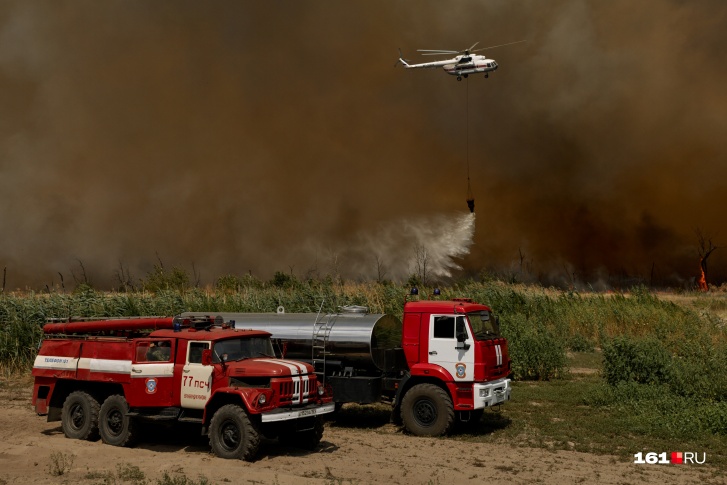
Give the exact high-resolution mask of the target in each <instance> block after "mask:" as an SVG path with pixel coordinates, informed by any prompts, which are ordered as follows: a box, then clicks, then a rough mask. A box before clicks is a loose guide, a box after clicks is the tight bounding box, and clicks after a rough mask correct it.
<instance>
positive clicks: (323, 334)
mask: <svg viewBox="0 0 727 485" xmlns="http://www.w3.org/2000/svg"><path fill="white" fill-rule="evenodd" d="M179 318H181V319H193V318H214V319H216V320H217V321H218V322H225V324H228V325H231V326H234V327H236V328H245V329H255V330H264V331H266V332H269V333H270V334H271V336H272V339H273V341H274V342H277V344H278V349H279V352H280V353H281V354H282V355H281V357H283V358H289V359H295V360H298V361H305V362H308V363H310V364H311V365H313V366H314V368H315V370H316V373H317V374H318V376H319V380H320V381H321V382H323V383H324V384H325V385H326V386H330V387H331V388H332V390H333V400H334V402H335V403H336V404H337V405H339V406H340V405H342V404H344V403H359V404H369V403H375V402H380V401H384V402H389V403H391V404H392V417H393V419H394V421H395V422H398V423H401V424H403V425H404V427H405V428H406V430H407V431H409V432H410V433H412V434H414V435H417V436H438V435H442V434H445V433H447V432H448V431H450V429H451V428H452V425H453V424H454V422H455V421H460V422H477V421H479V418H480V417H481V416H482V413H483V411H484V410H485V409H486V408H488V407H492V406H496V405H499V404H501V403H503V402H505V401H507V400H509V399H510V390H511V387H510V379H509V378H508V376H509V374H510V358H509V357H508V349H507V340H505V339H504V338H503V337H502V336H501V335H500V332H499V322H498V319H497V318H496V317H495V316H493V314H492V311H491V310H490V308H489V307H487V306H485V305H482V304H479V303H475V302H474V301H472V300H471V299H465V298H455V299H451V300H436V301H407V302H406V303H405V305H404V314H403V318H402V319H401V320H399V319H398V318H397V317H395V316H393V315H387V314H373V313H369V312H368V309H367V308H366V307H360V306H351V307H342V308H341V309H340V311H339V312H338V313H332V314H321V313H320V312H319V313H286V312H285V310H284V308H282V307H279V308H278V311H277V312H276V313H209V312H208V313H204V312H202V313H200V312H190V313H183V314H182V315H180V317H179Z"/></svg>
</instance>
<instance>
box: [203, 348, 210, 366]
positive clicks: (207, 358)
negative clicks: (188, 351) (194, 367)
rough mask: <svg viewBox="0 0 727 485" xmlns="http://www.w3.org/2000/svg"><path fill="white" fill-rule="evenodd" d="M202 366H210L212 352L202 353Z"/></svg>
mask: <svg viewBox="0 0 727 485" xmlns="http://www.w3.org/2000/svg"><path fill="white" fill-rule="evenodd" d="M202 365H212V350H210V349H204V350H203V351H202Z"/></svg>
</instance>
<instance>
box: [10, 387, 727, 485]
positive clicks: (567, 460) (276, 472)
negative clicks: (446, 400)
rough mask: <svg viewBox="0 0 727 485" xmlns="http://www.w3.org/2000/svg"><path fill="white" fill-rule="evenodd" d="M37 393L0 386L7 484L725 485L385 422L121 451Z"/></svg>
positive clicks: (161, 432) (684, 470)
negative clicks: (72, 424)
mask: <svg viewBox="0 0 727 485" xmlns="http://www.w3.org/2000/svg"><path fill="white" fill-rule="evenodd" d="M31 392H32V386H31V381H30V380H28V379H23V380H22V381H21V382H15V381H13V382H10V383H9V382H8V381H4V382H3V381H0V410H2V412H1V413H0V485H4V484H15V483H18V484H44V483H53V484H57V483H69V484H71V483H72V484H94V483H114V482H113V481H109V479H108V478H107V479H106V481H104V478H103V477H104V474H106V476H107V477H108V476H114V477H115V479H116V483H130V482H124V481H122V480H120V479H119V478H118V471H117V466H120V467H121V469H128V467H129V465H130V464H131V465H134V466H138V467H139V468H140V469H141V471H143V473H144V477H145V478H144V480H145V481H147V482H148V483H150V484H155V483H157V480H159V479H160V478H161V477H162V476H163V474H164V473H165V472H167V473H168V474H170V477H172V478H176V479H178V480H179V481H177V482H174V483H184V481H183V478H184V477H187V479H189V480H194V481H199V480H200V477H201V476H204V477H206V479H207V480H208V481H209V483H215V484H219V483H256V484H280V485H286V484H295V485H302V484H309V483H310V484H322V483H327V484H348V483H352V484H356V483H360V484H365V483H387V484H396V483H400V484H419V483H421V484H451V483H456V484H464V483H473V484H474V483H477V484H481V483H485V482H492V481H493V480H494V481H496V482H497V483H533V482H536V483H545V484H558V485H562V484H568V483H603V484H627V483H633V484H637V483H639V484H641V483H653V484H660V485H664V484H671V483H684V484H686V483H697V482H703V483H722V482H721V480H722V478H721V476H718V474H716V473H715V470H714V469H712V468H708V467H707V466H699V465H682V466H679V465H635V464H633V463H630V462H629V461H628V460H625V459H624V458H619V457H615V456H604V455H592V454H587V453H579V452H574V451H550V450H547V449H543V448H523V447H513V446H510V445H508V444H507V443H501V444H496V445H495V444H481V443H470V442H466V441H464V440H461V439H456V438H417V437H413V436H408V435H405V434H403V433H402V432H401V431H400V430H399V429H398V428H397V427H396V426H394V425H393V424H387V423H385V422H379V423H373V424H372V423H371V421H370V420H367V421H366V423H364V424H363V425H362V426H357V425H356V422H355V418H354V419H353V420H351V419H350V417H349V419H348V422H346V423H343V424H335V423H328V424H327V425H326V430H325V434H324V437H323V441H322V442H321V445H320V446H319V448H318V449H317V450H316V451H314V452H303V451H300V450H297V449H294V448H285V447H281V446H279V445H278V444H277V442H276V441H265V442H264V443H263V445H262V446H261V450H260V455H259V458H258V459H257V461H255V462H254V463H246V462H241V461H236V460H223V459H220V458H217V457H215V456H213V455H212V454H211V452H210V449H209V445H208V443H207V440H206V438H202V437H199V436H196V435H195V433H194V430H192V429H186V430H182V432H179V431H177V432H176V433H175V432H173V430H168V429H165V428H155V429H154V431H155V434H156V436H147V437H146V438H145V439H144V440H143V441H142V442H141V443H140V444H139V445H137V446H136V447H135V448H116V447H112V446H109V445H105V444H103V443H101V442H100V441H98V442H87V441H78V440H70V439H67V438H65V436H64V435H63V433H62V431H61V427H60V423H59V422H54V423H48V422H46V418H45V417H41V416H37V415H36V414H35V413H34V412H33V410H32V408H31V406H30V397H31ZM351 421H354V422H351ZM379 421H381V420H379ZM186 431H188V432H186ZM52 455H54V456H55V459H54V457H53V456H52ZM59 455H62V456H63V457H64V458H65V457H72V458H73V464H72V466H71V468H70V471H67V472H66V473H64V474H63V475H61V476H54V475H52V474H51V470H52V469H53V467H54V463H55V464H56V465H57V464H58V463H57V460H58V456H59ZM167 483H170V481H169V480H168V481H167Z"/></svg>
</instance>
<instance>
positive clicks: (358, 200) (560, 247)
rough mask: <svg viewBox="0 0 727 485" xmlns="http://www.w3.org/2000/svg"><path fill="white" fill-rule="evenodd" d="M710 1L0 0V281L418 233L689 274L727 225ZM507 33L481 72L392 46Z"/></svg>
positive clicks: (350, 249) (525, 271)
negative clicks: (470, 198) (702, 238)
mask: <svg viewBox="0 0 727 485" xmlns="http://www.w3.org/2000/svg"><path fill="white" fill-rule="evenodd" d="M725 24H727V4H725V2H723V1H721V0H701V1H695V2H683V1H680V0H644V1H641V2H638V3H634V2H630V1H626V0H615V1H610V2H599V1H595V0H592V1H580V0H556V1H551V2H538V1H535V0H491V1H486V2H483V1H462V2H456V4H452V3H451V2H450V3H443V2H434V1H417V2H389V1H382V0H378V1H377V0H374V1H370V0H367V1H353V2H345V3H331V2H323V1H311V2H305V3H302V2H275V3H267V2H265V3H259V2H216V1H212V2H194V1H180V2H127V1H114V0H108V1H104V2H94V1H80V0H79V1H56V2H28V1H10V2H4V3H3V4H2V5H0V113H2V115H1V116H0V231H2V234H3V238H2V243H0V266H3V267H6V268H7V274H8V278H7V287H8V289H14V288H22V287H25V286H26V285H27V286H30V287H40V286H42V285H45V284H52V283H56V284H57V283H58V281H59V278H60V276H59V273H60V274H63V275H65V278H66V281H69V280H70V279H71V277H72V276H74V275H75V276H76V278H77V279H78V278H79V274H80V272H81V264H83V268H85V271H86V274H87V276H88V277H89V278H90V279H91V280H92V282H93V283H95V284H96V285H98V286H106V287H110V286H112V285H114V278H113V274H114V271H117V270H118V268H120V267H122V268H125V269H126V270H128V271H131V273H132V275H134V276H136V277H137V278H138V277H142V276H144V275H145V273H146V272H147V271H149V269H150V268H151V266H152V265H153V264H154V263H155V262H156V261H157V258H159V259H161V260H163V261H164V263H165V264H166V265H168V266H173V265H174V266H181V267H184V268H187V269H190V268H191V267H192V265H194V267H195V268H196V270H198V271H200V273H201V278H202V281H203V282H211V281H212V280H213V279H214V278H215V277H216V276H219V275H222V274H226V273H237V274H240V273H247V272H248V271H250V272H252V273H253V274H255V275H257V276H259V277H261V278H265V279H267V278H269V277H270V276H271V275H272V274H273V273H274V272H275V271H286V272H287V271H289V270H291V268H292V271H293V272H294V273H295V274H296V275H298V276H300V277H302V276H304V275H306V274H308V273H310V272H316V271H318V272H319V273H323V274H326V273H328V274H331V273H334V272H335V273H338V274H340V275H341V276H344V277H347V278H375V277H378V276H380V273H381V270H382V269H385V270H386V273H387V274H386V278H405V277H406V276H407V274H411V273H412V272H414V271H415V268H414V266H415V264H416V261H417V254H418V252H419V258H420V259H421V254H422V253H421V251H422V249H424V250H425V251H426V255H427V262H428V263H431V264H432V266H431V270H432V273H431V275H432V277H436V278H445V277H447V275H450V274H455V273H456V274H462V273H464V274H467V275H476V274H478V273H479V272H480V271H482V270H487V271H495V272H506V273H517V275H516V276H518V277H519V278H522V279H525V280H528V279H531V280H539V281H544V282H554V283H563V284H573V283H593V282H596V281H605V282H607V283H613V284H621V283H624V282H631V281H645V282H647V283H648V282H653V283H655V284H678V283H680V282H688V281H689V280H690V279H691V278H693V277H694V276H696V275H697V274H698V271H699V259H698V254H697V248H696V240H697V238H696V237H695V229H699V230H701V231H703V233H704V234H707V235H709V236H711V237H713V238H714V242H715V244H717V245H724V244H727V243H725V238H727V234H725V233H724V232H723V231H722V232H720V231H721V230H722V226H723V225H724V224H723V222H724V215H723V212H724V209H723V208H724V207H725V206H726V205H727V191H725V190H724V182H723V181H724V180H726V179H727V178H726V177H727V163H726V160H727V137H725V136H724V132H725V127H727V91H725V89H724V86H725V85H727V64H725V63H724V62H723V59H724V49H725V47H724V46H726V45H727V30H726V29H724V25H725ZM521 39H527V41H528V42H526V43H521V44H516V45H511V46H507V47H503V48H499V49H492V50H487V51H483V52H484V53H486V54H487V55H488V56H489V57H491V58H494V59H495V60H497V62H498V64H499V65H500V68H499V70H498V71H497V72H496V73H494V74H493V75H491V76H490V77H489V79H484V78H483V77H482V76H470V77H469V78H468V79H467V80H463V81H462V82H457V81H456V80H455V79H454V77H452V76H448V75H446V74H445V73H444V72H442V71H436V70H404V69H402V68H401V67H398V68H394V67H393V66H394V62H395V60H396V58H397V56H398V51H397V48H401V49H402V50H403V52H404V55H405V56H406V57H407V58H408V59H411V60H414V61H419V60H424V59H427V58H421V57H420V56H418V55H417V53H416V49H463V48H466V47H468V46H470V45H471V44H473V43H474V42H477V41H479V42H480V44H479V46H490V45H497V44H503V43H507V42H512V41H517V40H521ZM430 59H431V58H429V59H427V60H430ZM467 113H468V115H467ZM467 130H469V131H467ZM467 135H469V136H467ZM468 148H469V173H470V178H471V181H472V190H473V192H474V195H475V198H476V200H477V210H478V224H477V230H476V231H474V219H473V218H470V216H469V215H468V214H467V215H465V214H466V211H467V208H466V205H465V197H466V189H467V186H466V177H467V170H468V159H467V152H468ZM470 223H471V225H470V226H468V224H470ZM467 227H469V229H468V228H467ZM472 231H474V232H472ZM468 251H469V254H468ZM721 252H722V251H720V250H718V251H715V253H714V255H713V256H712V258H711V259H710V272H711V274H710V276H709V279H710V280H711V281H710V282H711V283H714V282H719V281H724V280H725V279H726V278H727V267H725V263H724V261H725V259H724V258H725V256H724V255H722V254H721ZM725 253H726V254H727V251H725ZM79 262H80V263H79ZM459 267H461V269H459ZM435 268H436V269H435ZM453 272H455V273H453ZM72 273H73V274H72Z"/></svg>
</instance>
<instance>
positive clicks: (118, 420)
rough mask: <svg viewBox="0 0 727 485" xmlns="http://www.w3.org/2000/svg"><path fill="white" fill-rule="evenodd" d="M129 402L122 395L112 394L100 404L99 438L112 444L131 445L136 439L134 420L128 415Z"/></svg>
mask: <svg viewBox="0 0 727 485" xmlns="http://www.w3.org/2000/svg"><path fill="white" fill-rule="evenodd" d="M128 413H129V404H128V403H127V402H126V399H124V396H121V395H119V394H114V395H113V396H109V397H107V398H106V400H105V401H104V402H103V404H102V405H101V412H100V413H99V418H98V421H99V426H98V428H99V433H100V434H101V440H102V441H103V442H104V443H106V444H109V445H113V446H131V445H133V444H134V442H135V441H136V437H137V436H136V435H137V433H136V422H135V421H134V419H133V418H131V417H130V416H127V414H128Z"/></svg>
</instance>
